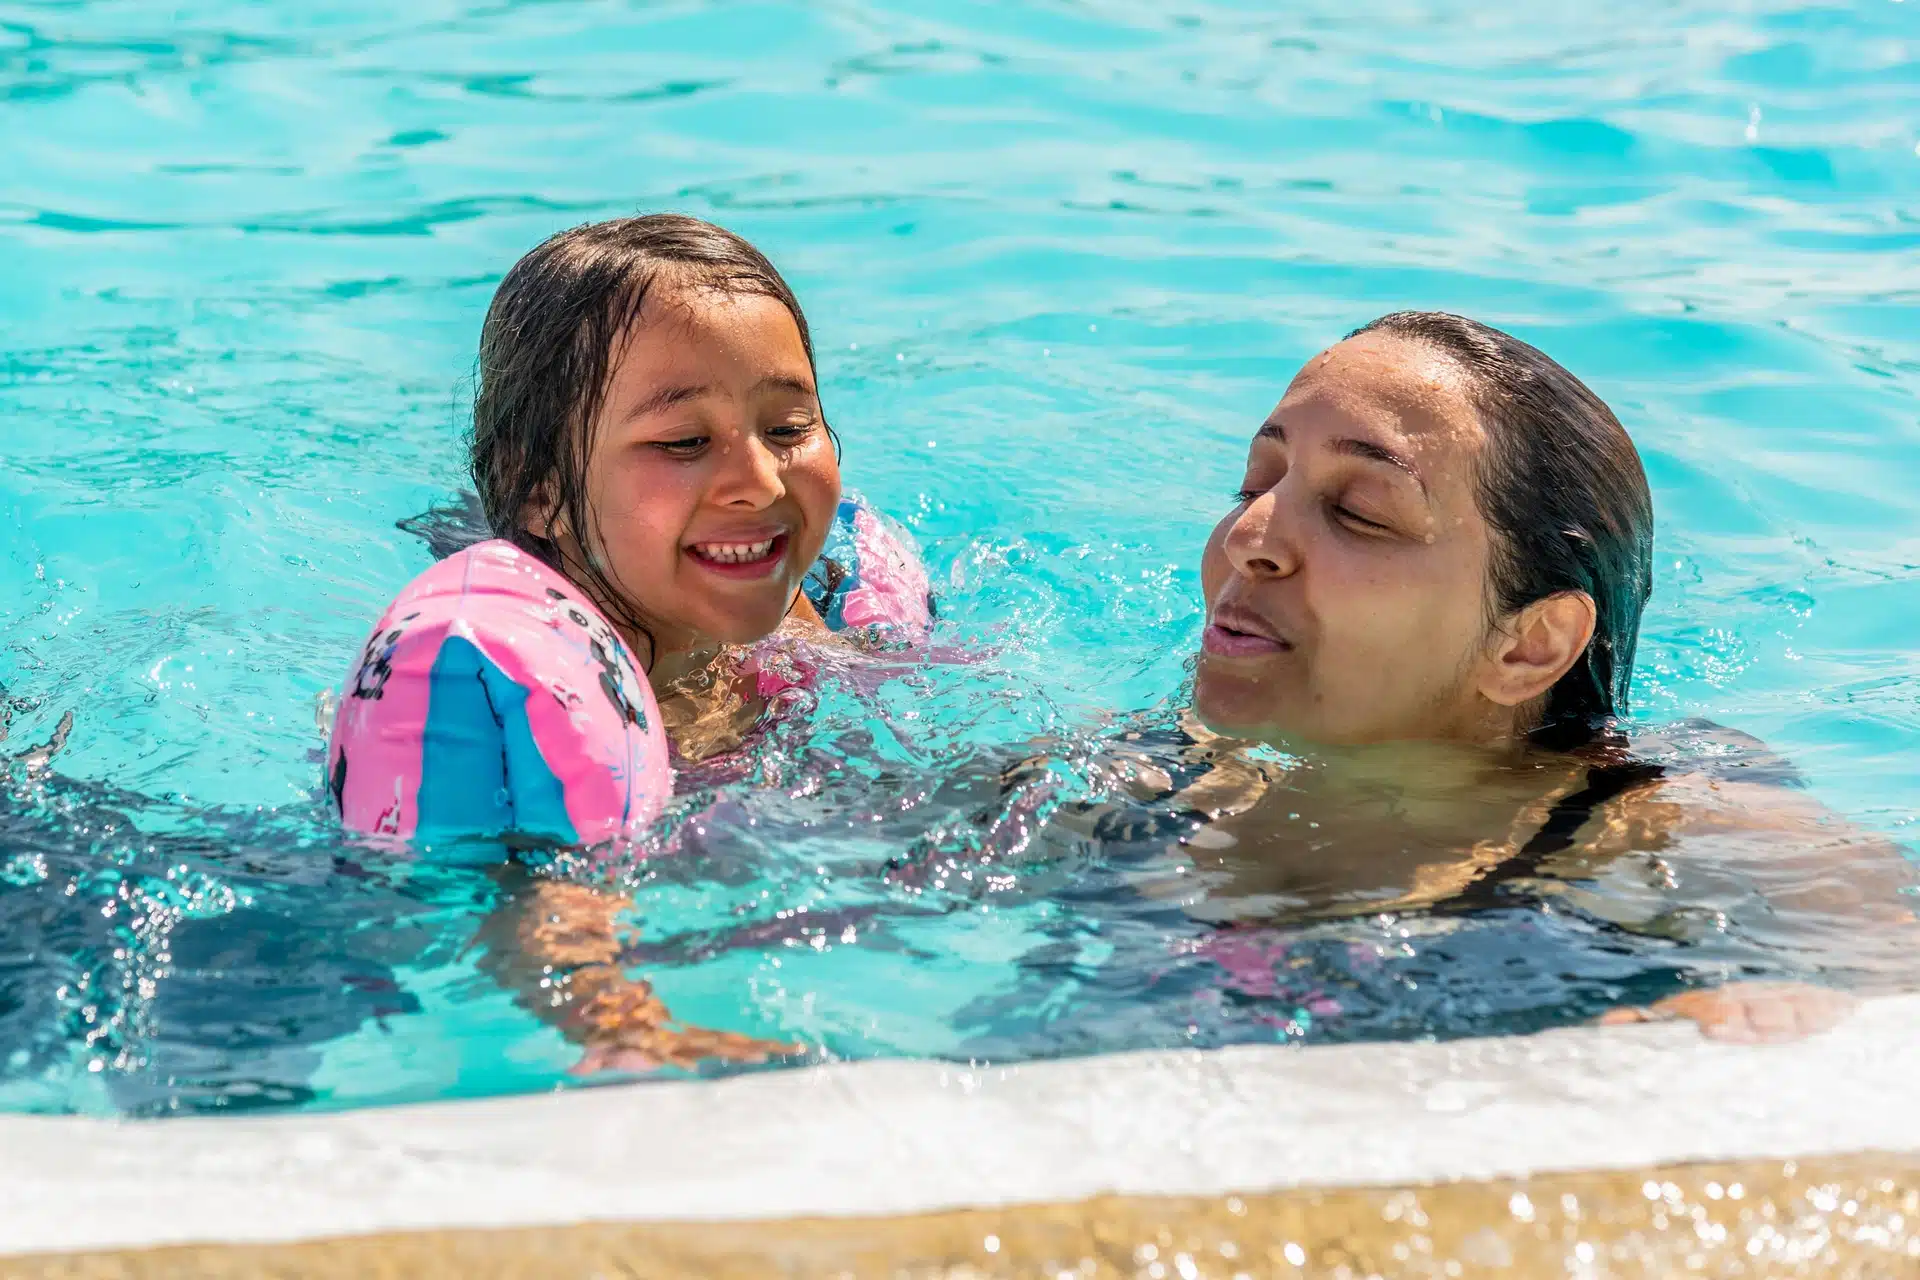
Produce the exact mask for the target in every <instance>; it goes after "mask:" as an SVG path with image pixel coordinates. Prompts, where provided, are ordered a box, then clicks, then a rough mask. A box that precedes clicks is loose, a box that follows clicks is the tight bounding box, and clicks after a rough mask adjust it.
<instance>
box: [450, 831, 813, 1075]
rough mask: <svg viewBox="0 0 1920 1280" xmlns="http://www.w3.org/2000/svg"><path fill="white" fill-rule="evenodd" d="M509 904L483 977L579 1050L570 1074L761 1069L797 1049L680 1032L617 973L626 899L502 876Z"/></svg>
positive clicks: (488, 925)
mask: <svg viewBox="0 0 1920 1280" xmlns="http://www.w3.org/2000/svg"><path fill="white" fill-rule="evenodd" d="M497 875H498V878H499V880H500V881H501V883H502V888H503V889H504V890H505V892H506V895H507V896H506V897H505V899H504V900H503V901H502V902H501V903H500V905H499V906H497V907H496V908H495V909H494V911H493V912H492V914H491V915H489V916H488V918H487V920H486V922H485V923H484V924H483V925H482V926H481V930H480V936H479V939H478V941H479V942H480V943H481V945H482V946H483V947H484V948H485V952H484V954H483V956H482V958H481V961H480V967H481V969H482V970H484V971H485V972H486V973H487V974H488V975H489V976H490V977H492V978H493V979H494V980H495V981H496V982H498V983H500V984H501V985H502V986H504V987H506V988H507V989H508V990H509V991H511V992H513V994H514V1000H515V1003H517V1004H518V1005H520V1007H521V1008H523V1009H526V1010H527V1011H528V1012H529V1013H531V1014H533V1015H534V1016H535V1017H536V1018H539V1019H540V1020H541V1021H542V1022H545V1023H547V1024H548V1025H549V1026H552V1027H554V1028H555V1029H557V1030H558V1031H559V1032H560V1033H561V1034H562V1035H564V1036H566V1037H567V1039H569V1040H571V1041H573V1042H574V1043H575V1044H578V1045H579V1046H580V1047H581V1050H582V1052H581V1057H580V1061H579V1063H578V1064H576V1065H575V1066H574V1068H573V1070H574V1071H575V1072H576V1073H579V1074H590V1073H592V1072H596V1071H651V1070H655V1069H657V1068H659V1067H679V1068H681V1069H683V1070H691V1069H692V1068H694V1067H695V1066H697V1065H698V1064H699V1063H700V1062H701V1061H703V1060H705V1059H709V1058H712V1059H718V1060H721V1061H726V1062H764V1061H765V1060H766V1059H767V1058H769V1057H772V1056H776V1055H779V1054H787V1053H797V1052H799V1049H798V1048H797V1046H794V1045H788V1044H780V1043H778V1042H776V1041H772V1040H758V1039H755V1038H753V1037H751V1036H744V1035H740V1034H737V1033H735V1032H731V1031H712V1030H708V1029H706V1028H704V1027H687V1026H679V1025H676V1024H675V1022H674V1019H673V1017H672V1015H671V1014H670V1013H668V1011H667V1007H666V1006H665V1005H664V1004H662V1003H661V1001H660V997H659V996H658V995H656V994H654V990H653V987H652V986H651V985H650V984H649V983H647V982H646V981H645V980H644V979H641V978H632V977H629V976H627V973H626V971H625V970H624V969H623V968H622V967H621V965H620V954H621V941H622V940H621V934H622V932H623V930H622V929H621V927H620V925H619V922H618V920H619V915H620V913H621V911H622V910H624V909H625V908H626V907H628V906H629V905H631V904H630V903H628V902H627V900H626V899H624V898H620V897H617V896H615V895H613V894H610V893H606V892H604V891H602V890H599V889H595V888H592V887H590V886H588V885H583V884H577V883H572V882H568V881H562V880H549V879H545V878H541V877H537V876H531V875H528V874H527V873H526V871H525V870H524V869H522V868H519V867H517V866H516V867H509V868H504V869H502V870H501V871H500V872H499V873H497Z"/></svg>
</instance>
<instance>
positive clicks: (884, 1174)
mask: <svg viewBox="0 0 1920 1280" xmlns="http://www.w3.org/2000/svg"><path fill="white" fill-rule="evenodd" d="M1916 1067H1920V996H1902V997H1895V998H1886V999H1880V1000H1874V1001H1870V1002H1868V1003H1866V1004H1865V1005H1863V1006H1862V1007H1861V1009H1860V1010H1859V1011H1858V1012H1856V1013H1855V1014H1854V1015H1853V1016H1852V1017H1851V1018H1850V1019H1849V1020H1848V1021H1846V1022H1845V1023H1844V1024H1842V1025H1841V1026H1840V1027H1839V1028H1838V1029H1836V1030H1834V1031H1831V1032H1828V1033H1826V1034H1824V1035H1821V1036H1817V1037H1814V1038H1812V1039H1809V1040H1805V1041H1801V1042H1798V1043H1794V1044H1787V1045H1776V1046H1764V1047H1746V1046H1733V1045H1722V1044H1713V1043H1709V1042H1706V1041H1704V1040H1702V1039H1701V1038H1700V1037H1699V1036H1698V1034H1697V1033H1696V1032H1695V1031H1693V1030H1692V1029H1691V1028H1690V1027H1685V1026H1679V1025H1659V1026H1641V1027H1627V1028H1617V1029H1605V1030H1601V1029H1578V1030H1569V1031H1557V1032H1550V1033H1547V1034H1544V1035H1538V1036H1527V1037H1504V1038H1498V1039H1481V1040H1465V1041H1452V1042H1448V1043H1443V1044H1387V1045H1357V1046H1333V1047H1320V1048H1306V1049H1300V1048H1285V1047H1274V1048H1257V1047H1256V1048H1238V1049H1228V1050H1220V1051H1215V1052H1197V1051H1196V1052H1153V1053H1134V1054H1118V1055H1112V1056H1106V1057H1097V1058H1086V1059H1078V1060H1073V1061H1065V1062H1054V1063H1043V1064H1035V1065H1029V1066H1022V1067H1013V1068H988V1069H979V1070H969V1069H967V1068H964V1067H955V1066H951V1065H942V1064H938V1063H925V1062H868V1063H856V1064H847V1065H839V1066H825V1067H815V1068H809V1069H804V1070H796V1071H786V1072H773V1073H768V1074H764V1075H754V1076H747V1077H739V1078H735V1079H731V1080H725V1081H718V1082H711V1083H674V1084H651V1085H649V1084H640V1085H630V1086H619V1087H608V1088H600V1089H591V1090H580V1091H573V1092H567V1093H558V1094H545V1095H539V1096H534V1097H518V1098H499V1099H489V1100H484V1101H464V1102H446V1103H436V1104H428V1105H421V1106H407V1107H395V1108H386V1109H374V1110H365V1111H355V1112H345V1113H339V1114H322V1115H279V1116H263V1117H230V1118H227V1117H223V1118H208V1119H184V1120H166V1121H132V1122H117V1121H103V1120H91V1119H77V1118H43V1117H26V1116H4V1117H0V1204H3V1205H4V1206H5V1208H4V1211H0V1255H6V1254H19V1253H31V1252H45V1251H64V1250H85V1249H110V1248H137V1247H147V1246H154V1245H162V1244H173V1243H188V1242H205V1243H216V1242H217V1243H256V1242H270V1241H292V1240H302V1239H314V1238H319V1237H328V1236H340V1235H356V1234H363V1233H371V1232H377V1231H396V1230H417V1229H434V1228H471V1227H504V1226H535V1225H560V1224H567V1223H575V1222H582V1221H593V1220H613V1221H629V1222H650V1221H652V1222H658V1221H688V1220H765V1219H778V1218H788V1217H798V1216H810V1215H828V1216H836V1215H875V1214H905V1213H918V1212H929V1211H937V1210H944V1209H954V1208H964V1207H979V1206H994V1205H1005V1204H1017V1203H1046V1202H1057V1201H1072V1200H1078V1199H1083V1198H1085V1197H1087V1196H1091V1195H1096V1194H1100V1193H1104V1192H1117V1193H1122V1194H1134V1195H1215V1194H1225V1193H1230V1192H1236V1191H1237V1192H1258V1191H1267V1190H1279V1189H1284V1188H1289V1187H1300V1186H1327V1187H1334V1186H1362V1185H1398V1184H1406V1183H1420V1182H1433V1181H1442V1180H1449V1179H1463V1178H1464V1179H1481V1178H1489V1177H1500V1176H1520V1175H1526V1174H1531V1173H1548V1172H1568V1171H1575V1170H1602V1169H1625V1168H1639V1167H1644V1166H1652V1165H1661V1164H1672V1163H1678V1162H1684V1161H1699V1160H1715V1161H1723V1160H1725V1161H1730V1160H1748V1159H1762V1158H1765V1159H1786V1158H1805V1157H1812V1156H1819V1155H1835V1154H1844V1153H1850V1152H1859V1151H1899V1152H1920V1098H1917V1097H1916V1093H1915V1088H1914V1082H1913V1075H1914V1069H1915V1068H1916Z"/></svg>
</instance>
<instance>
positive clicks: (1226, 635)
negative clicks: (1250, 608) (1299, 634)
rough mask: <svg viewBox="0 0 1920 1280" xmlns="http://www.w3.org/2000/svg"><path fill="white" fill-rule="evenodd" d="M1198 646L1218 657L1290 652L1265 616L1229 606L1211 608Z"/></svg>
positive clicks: (1289, 648) (1289, 645)
mask: <svg viewBox="0 0 1920 1280" xmlns="http://www.w3.org/2000/svg"><path fill="white" fill-rule="evenodd" d="M1200 647H1201V648H1202V649H1204V650H1205V651H1206V652H1208V653H1211V654H1214V655H1215V656H1217V657H1222V658H1262V657H1268V656H1271V655H1273V654H1276V653H1291V652H1292V651H1293V646H1292V645H1291V644H1289V643H1288V642H1287V641H1285V640H1283V639H1281V638H1280V637H1279V636H1278V635H1276V634H1275V633H1274V630H1273V627H1272V626H1271V625H1270V624H1268V623H1267V622H1266V620H1265V619H1262V618H1257V617H1255V616H1254V615H1252V614H1251V613H1248V612H1247V611H1246V610H1244V609H1236V608H1231V607H1228V608H1222V609H1217V610H1215V611H1214V615H1213V618H1212V620H1211V621H1210V622H1208V623H1207V629H1206V630H1205V631H1203V632H1201V633H1200Z"/></svg>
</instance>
